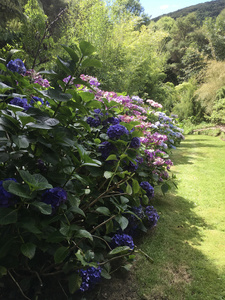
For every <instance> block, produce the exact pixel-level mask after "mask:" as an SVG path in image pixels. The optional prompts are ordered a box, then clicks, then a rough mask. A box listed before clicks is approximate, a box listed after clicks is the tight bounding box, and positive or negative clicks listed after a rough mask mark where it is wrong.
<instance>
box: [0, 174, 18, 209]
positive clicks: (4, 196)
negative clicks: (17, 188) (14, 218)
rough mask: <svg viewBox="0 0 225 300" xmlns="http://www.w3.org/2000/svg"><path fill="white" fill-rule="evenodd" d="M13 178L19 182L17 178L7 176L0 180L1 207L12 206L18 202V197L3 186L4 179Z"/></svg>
mask: <svg viewBox="0 0 225 300" xmlns="http://www.w3.org/2000/svg"><path fill="white" fill-rule="evenodd" d="M6 180H12V181H14V182H17V181H16V179H15V178H6V179H4V180H1V181H0V207H10V206H12V205H14V204H15V203H16V202H17V199H18V197H16V196H15V195H13V194H11V193H9V192H7V191H6V190H5V189H4V187H3V181H6Z"/></svg>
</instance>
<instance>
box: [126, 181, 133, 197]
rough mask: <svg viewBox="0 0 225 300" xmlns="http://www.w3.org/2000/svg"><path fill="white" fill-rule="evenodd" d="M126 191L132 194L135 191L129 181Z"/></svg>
mask: <svg viewBox="0 0 225 300" xmlns="http://www.w3.org/2000/svg"><path fill="white" fill-rule="evenodd" d="M126 193H127V194H128V195H132V193H133V189H132V187H131V186H130V185H129V183H127V186H126Z"/></svg>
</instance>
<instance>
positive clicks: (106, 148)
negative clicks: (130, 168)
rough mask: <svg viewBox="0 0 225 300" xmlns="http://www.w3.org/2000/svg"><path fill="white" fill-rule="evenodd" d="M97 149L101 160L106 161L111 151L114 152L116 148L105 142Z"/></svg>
mask: <svg viewBox="0 0 225 300" xmlns="http://www.w3.org/2000/svg"><path fill="white" fill-rule="evenodd" d="M98 149H99V151H100V152H101V154H102V157H103V159H106V158H107V157H108V156H109V155H110V154H111V152H112V151H113V150H114V151H115V150H116V147H115V146H114V145H113V144H112V143H110V142H107V141H105V142H103V143H101V144H100V146H99V148H98Z"/></svg>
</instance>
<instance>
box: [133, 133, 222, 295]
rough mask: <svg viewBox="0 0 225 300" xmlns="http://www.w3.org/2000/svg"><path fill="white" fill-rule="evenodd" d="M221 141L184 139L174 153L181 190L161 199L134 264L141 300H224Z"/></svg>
mask: <svg viewBox="0 0 225 300" xmlns="http://www.w3.org/2000/svg"><path fill="white" fill-rule="evenodd" d="M224 158H225V142H224V141H222V140H220V139H219V138H214V137H209V136H193V135H192V136H187V137H186V140H185V141H184V142H183V143H182V145H181V147H180V148H179V149H178V150H176V152H175V153H174V157H173V161H174V162H175V166H174V167H173V172H175V173H176V175H177V178H178V181H179V189H178V190H177V191H175V190H173V191H171V192H170V193H169V194H168V195H167V196H166V197H163V196H161V195H159V196H158V197H157V199H156V200H155V202H154V203H153V204H154V206H155V207H156V208H157V210H158V212H159V213H160V220H159V223H158V226H157V228H156V229H155V230H154V232H153V233H150V234H149V235H148V237H147V238H146V237H145V238H144V239H143V242H142V244H141V248H142V250H144V251H145V252H146V253H147V254H148V255H150V256H151V257H152V258H153V259H154V263H153V264H150V263H149V262H147V261H146V260H145V259H144V258H142V257H139V259H138V261H137V268H136V270H137V271H136V272H137V280H138V282H139V295H140V297H141V299H149V300H151V299H161V300H162V299H165V300H172V299H173V300H178V299H179V300H182V299H184V300H192V299H193V300H203V299H204V300H214V299H218V300H223V299H225V174H224V171H225V159H224Z"/></svg>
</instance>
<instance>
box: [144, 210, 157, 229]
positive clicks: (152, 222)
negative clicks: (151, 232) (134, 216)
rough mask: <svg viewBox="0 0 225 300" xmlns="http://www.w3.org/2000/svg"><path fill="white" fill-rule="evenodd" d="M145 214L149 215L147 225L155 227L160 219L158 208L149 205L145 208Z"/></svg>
mask: <svg viewBox="0 0 225 300" xmlns="http://www.w3.org/2000/svg"><path fill="white" fill-rule="evenodd" d="M145 215H146V217H147V224H146V225H147V226H148V227H154V226H156V224H157V222H158V219H159V215H158V213H157V211H156V209H155V208H154V207H153V206H147V207H146V208H145Z"/></svg>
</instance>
